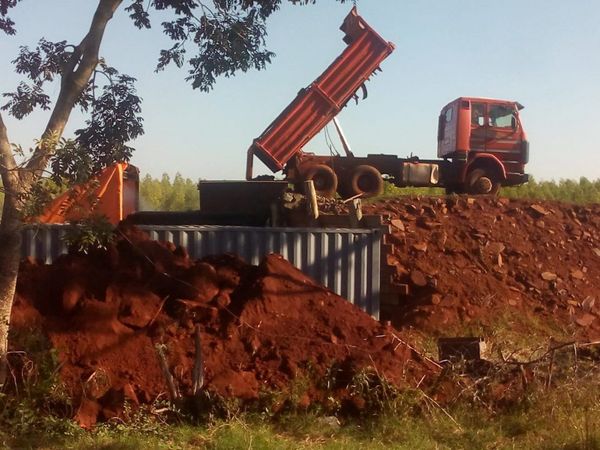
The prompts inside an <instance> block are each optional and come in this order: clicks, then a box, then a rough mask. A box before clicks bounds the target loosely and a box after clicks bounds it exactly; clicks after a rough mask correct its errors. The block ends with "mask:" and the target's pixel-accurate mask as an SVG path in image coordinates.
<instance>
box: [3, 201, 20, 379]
mask: <svg viewBox="0 0 600 450" xmlns="http://www.w3.org/2000/svg"><path fill="white" fill-rule="evenodd" d="M20 258H21V221H20V219H19V213H18V211H17V209H16V205H14V202H13V201H11V198H10V197H8V196H5V198H4V207H3V208H2V222H1V223H0V385H1V386H3V385H4V383H5V381H6V377H7V364H6V357H7V352H8V331H9V328H10V316H11V311H12V306H13V299H14V295H15V288H16V286H17V274H18V273H19V260H20Z"/></svg>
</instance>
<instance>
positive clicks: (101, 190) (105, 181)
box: [36, 163, 139, 225]
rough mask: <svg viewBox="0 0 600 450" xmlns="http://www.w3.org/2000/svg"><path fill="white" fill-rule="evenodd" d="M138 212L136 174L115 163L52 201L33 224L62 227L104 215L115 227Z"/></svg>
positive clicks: (130, 169) (137, 176) (137, 175)
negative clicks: (60, 224) (51, 224)
mask: <svg viewBox="0 0 600 450" xmlns="http://www.w3.org/2000/svg"><path fill="white" fill-rule="evenodd" d="M138 209H139V170H138V169H137V167H135V166H132V165H131V164H128V163H117V164H114V165H112V166H109V167H107V168H105V169H104V170H103V171H102V172H100V174H99V175H97V176H95V177H93V178H92V179H91V180H90V181H88V182H87V183H85V184H83V185H78V186H74V187H73V188H71V189H69V190H68V191H66V192H63V193H62V194H61V195H59V196H58V197H56V198H55V199H54V200H53V201H52V202H51V203H50V204H49V205H48V206H47V207H46V209H45V211H44V213H43V214H42V215H40V216H39V217H37V218H36V221H37V222H41V223H66V222H76V221H79V220H82V219H85V218H88V217H90V216H92V215H98V216H101V215H104V216H106V218H107V219H108V221H109V222H110V223H112V224H115V225H116V224H117V223H118V222H119V221H121V220H123V219H124V218H125V217H127V216H128V215H129V214H131V213H133V212H135V211H137V210H138Z"/></svg>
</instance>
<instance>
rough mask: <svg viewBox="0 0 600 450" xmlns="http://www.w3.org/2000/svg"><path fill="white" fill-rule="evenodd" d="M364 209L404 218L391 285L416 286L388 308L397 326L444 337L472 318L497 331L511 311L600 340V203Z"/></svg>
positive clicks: (390, 202) (390, 203) (496, 202)
mask: <svg viewBox="0 0 600 450" xmlns="http://www.w3.org/2000/svg"><path fill="white" fill-rule="evenodd" d="M364 210H365V213H366V214H382V215H385V216H386V217H389V221H390V224H391V225H393V223H394V222H393V221H395V220H400V221H402V222H403V224H404V225H405V229H404V230H403V231H400V230H399V229H398V228H397V227H395V226H392V227H391V236H389V242H390V243H393V247H392V248H393V252H392V253H390V254H388V255H386V259H387V261H386V262H387V264H388V265H389V266H392V267H395V268H402V270H396V271H395V274H394V276H393V277H391V278H390V279H389V281H387V282H389V283H391V286H390V289H393V288H394V286H395V285H397V286H398V289H399V291H398V292H400V289H401V288H402V287H404V286H407V285H409V286H411V289H410V290H408V291H406V292H404V294H405V295H403V296H402V297H401V299H400V300H399V304H398V302H396V303H394V304H390V305H389V306H388V305H383V308H382V318H383V319H384V320H390V321H391V322H392V323H393V324H394V325H395V326H396V327H399V328H401V329H405V330H416V331H418V332H420V333H423V334H434V335H436V336H437V335H444V334H445V333H447V331H446V330H448V329H456V327H462V328H464V327H465V326H467V327H468V324H469V323H476V324H478V325H480V326H483V327H484V328H485V327H486V326H487V327H488V329H490V330H492V329H493V327H494V326H495V325H494V324H495V323H497V321H498V320H509V319H506V317H512V318H518V321H519V322H522V323H527V322H528V321H531V322H532V323H540V322H542V323H543V322H548V323H550V322H552V323H554V324H556V325H558V326H559V328H561V329H562V331H561V332H563V333H575V334H574V337H575V338H577V339H597V338H599V337H600V320H592V316H593V317H595V318H598V317H600V305H599V303H598V302H596V301H595V300H594V299H596V298H597V297H598V289H599V288H600V205H588V206H578V205H572V204H564V203H559V202H540V201H535V202H532V201H528V200H514V199H507V198H493V197H464V196H449V197H445V198H439V197H400V198H395V199H385V200H382V201H379V202H375V203H372V204H369V205H365V206H364ZM433 222H435V226H431V223H433ZM415 273H416V274H423V278H427V282H426V283H424V282H423V281H424V280H423V278H422V277H419V276H417V277H416V279H415ZM431 274H435V276H434V277H432V276H431ZM433 278H435V283H433V282H432V279H433ZM415 281H416V282H415ZM384 282H386V280H384ZM582 299H583V300H582ZM583 313H587V314H589V315H591V316H585V315H583ZM502 318H504V319H502ZM510 320H513V319H510ZM573 324H576V327H575V328H573V327H572V325H573ZM551 329H552V327H549V328H548V330H549V331H548V332H551ZM523 331H524V332H528V331H526V330H523Z"/></svg>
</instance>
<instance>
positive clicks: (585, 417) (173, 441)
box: [0, 368, 600, 450]
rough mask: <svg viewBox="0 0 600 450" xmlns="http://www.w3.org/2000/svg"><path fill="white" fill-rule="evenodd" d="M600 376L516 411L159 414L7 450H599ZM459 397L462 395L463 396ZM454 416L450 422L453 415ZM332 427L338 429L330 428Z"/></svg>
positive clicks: (28, 439)
mask: <svg viewBox="0 0 600 450" xmlns="http://www.w3.org/2000/svg"><path fill="white" fill-rule="evenodd" d="M599 380H600V378H599V377H598V373H597V371H596V372H588V373H584V372H583V369H581V368H580V369H579V373H578V374H574V373H572V372H570V375H569V376H568V377H566V378H563V379H562V381H560V383H559V385H558V386H555V387H553V388H552V389H550V390H549V391H546V390H545V389H543V388H541V387H539V388H536V389H535V390H534V391H532V392H530V393H528V394H527V395H526V396H524V397H523V398H522V400H521V401H520V402H518V403H517V404H514V405H512V406H511V407H510V408H504V409H503V408H500V409H496V410H490V409H489V408H486V407H484V406H483V405H482V404H477V403H474V402H472V401H469V402H468V401H466V400H465V399H464V398H459V400H458V401H457V402H455V403H454V405H450V406H448V407H447V409H446V410H444V411H442V410H441V409H440V407H438V406H437V405H435V404H434V403H433V402H430V401H424V400H422V401H420V402H418V404H416V405H417V406H418V407H416V408H415V407H410V408H406V409H405V410H403V411H395V413H394V414H390V413H387V414H386V413H382V414H378V415H374V416H368V415H367V416H366V417H363V418H362V419H357V418H354V419H348V420H344V419H340V421H341V425H340V426H338V425H336V424H335V421H334V420H333V419H331V418H323V417H320V416H318V415H315V414H311V413H309V412H305V413H295V414H287V415H283V416H279V417H267V416H265V415H261V414H243V415H239V416H238V417H235V418H233V419H230V420H228V421H213V422H211V423H210V424H205V425H192V424H190V423H185V422H179V423H178V424H174V425H169V424H166V423H165V422H163V421H162V420H160V419H156V418H155V417H154V416H151V415H149V416H145V417H144V418H141V419H140V418H138V419H136V420H135V421H133V422H132V423H131V424H123V423H120V422H113V423H108V424H102V425H99V426H98V427H96V429H95V430H93V431H91V432H88V431H83V430H81V429H79V428H78V427H77V426H75V425H73V424H72V423H71V422H69V421H67V420H56V421H54V422H52V424H51V427H50V428H47V429H46V430H45V431H44V432H36V431H35V430H29V431H28V432H21V433H15V432H14V430H13V429H3V430H1V434H0V439H1V441H0V442H2V444H3V446H4V447H6V448H45V449H62V448H68V449H103V450H108V449H189V448H198V449H201V448H207V449H248V448H253V449H340V450H341V449H353V448H358V449H361V450H370V449H513V448H519V449H521V448H525V449H530V448H531V449H564V450H568V449H589V450H592V449H600V381H599ZM459 397H460V396H459ZM450 416H451V417H450ZM332 421H333V422H334V423H333V424H332V423H331V422H332Z"/></svg>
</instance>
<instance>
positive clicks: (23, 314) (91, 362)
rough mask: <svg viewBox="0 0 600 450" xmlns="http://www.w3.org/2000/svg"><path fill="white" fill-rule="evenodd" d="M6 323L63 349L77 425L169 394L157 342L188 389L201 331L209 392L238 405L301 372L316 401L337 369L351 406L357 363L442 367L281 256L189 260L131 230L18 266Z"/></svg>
mask: <svg viewBox="0 0 600 450" xmlns="http://www.w3.org/2000/svg"><path fill="white" fill-rule="evenodd" d="M13 326H14V328H15V330H16V331H19V330H23V329H27V328H29V327H32V326H33V327H37V328H38V329H40V330H42V331H43V332H44V333H45V334H46V335H47V336H48V338H49V340H50V342H51V344H52V346H53V347H54V348H56V349H57V350H58V352H59V359H60V364H61V366H60V367H61V369H60V374H61V378H62V380H63V381H64V383H65V385H66V387H67V389H68V391H69V393H70V395H71V396H72V398H73V399H74V404H75V405H76V408H77V413H76V418H77V419H78V420H79V422H80V423H81V424H82V425H84V426H90V425H92V424H93V423H94V422H95V421H96V420H98V419H100V420H103V419H108V418H110V417H113V416H118V415H119V414H120V413H121V412H122V409H123V404H124V401H125V400H128V401H129V402H131V403H133V404H139V403H152V402H154V401H155V400H156V399H157V398H158V397H159V396H161V395H164V394H165V393H166V392H167V385H166V382H165V374H164V372H163V371H162V370H161V368H160V364H159V359H158V357H157V348H156V346H157V345H159V346H161V345H164V347H162V348H164V352H165V354H166V360H167V364H168V366H169V371H170V373H171V374H172V375H173V377H174V379H175V384H176V387H177V388H178V389H179V390H180V392H181V394H182V396H184V397H185V396H190V395H191V394H192V372H193V368H194V360H195V356H196V352H195V347H194V342H195V341H194V339H195V334H196V332H197V331H196V330H199V336H200V341H201V348H202V356H203V357H202V359H203V364H204V388H205V389H206V390H208V391H210V392H212V393H216V394H218V395H220V396H223V397H235V398H238V399H241V400H243V401H253V400H256V399H258V398H259V395H260V394H261V393H263V392H269V391H271V390H277V391H283V392H285V391H286V390H290V389H292V388H291V386H293V385H294V383H295V382H296V381H298V382H300V381H303V382H304V380H310V381H309V382H308V385H307V387H306V389H305V390H304V391H303V392H302V394H301V397H302V398H301V403H302V404H304V405H306V406H308V405H309V404H310V403H311V402H319V401H323V400H324V399H323V389H320V387H319V383H320V382H323V383H325V382H326V381H331V380H327V379H326V377H330V376H331V370H332V368H334V367H336V368H338V371H337V375H336V379H337V381H338V382H339V386H338V387H339V389H338V390H337V394H336V395H337V396H338V398H339V400H341V401H346V400H352V401H354V402H355V403H356V400H357V399H355V398H354V399H351V398H350V395H349V393H348V391H346V390H345V389H344V387H345V385H346V384H347V383H348V382H350V380H351V378H352V376H353V374H356V373H358V372H359V371H360V370H361V369H362V368H365V367H367V366H374V367H375V368H376V370H377V371H378V373H380V374H381V375H384V376H385V377H386V378H387V379H389V380H390V381H391V382H393V383H394V384H396V385H398V386H406V385H413V386H414V384H416V383H417V382H419V381H422V378H423V377H424V376H425V378H428V376H429V375H432V376H433V374H434V373H435V372H436V370H437V369H436V367H435V365H433V364H431V363H430V362H428V361H426V360H423V359H422V358H421V356H420V355H419V354H418V353H416V352H415V351H413V350H411V348H409V347H408V346H407V345H405V344H404V342H403V341H402V340H400V339H401V338H400V336H399V334H398V332H397V331H395V330H394V329H393V328H390V327H385V326H382V325H381V324H380V323H379V322H377V321H375V320H373V319H372V318H371V317H370V316H368V315H367V314H365V313H363V312H362V311H360V310H358V309H356V308H355V307H354V306H352V305H351V304H350V303H349V302H347V301H346V300H345V299H343V298H341V297H339V296H337V295H335V294H333V293H332V292H330V291H328V290H327V289H325V288H323V287H321V286H319V285H317V284H315V282H313V281H312V280H311V279H309V278H308V277H306V276H305V275H303V274H302V273H301V272H300V271H298V270H297V269H295V268H294V267H293V266H291V265H290V264H289V263H288V262H287V261H285V260H283V259H282V258H281V257H280V256H278V255H270V256H268V257H266V258H265V259H264V260H263V261H262V263H261V264H260V265H259V266H251V265H248V264H246V263H245V262H244V261H242V260H240V259H238V258H237V257H235V256H232V255H224V256H217V257H210V258H206V259H204V260H202V261H192V260H190V258H189V257H188V256H187V255H186V253H185V251H183V250H182V249H181V248H175V247H173V246H172V245H163V244H159V243H157V242H154V241H150V240H148V239H147V237H146V236H145V235H144V234H142V233H139V232H137V231H135V230H124V232H123V234H122V235H121V238H120V239H119V240H118V242H117V243H116V244H115V245H114V247H113V248H111V249H110V251H108V252H104V253H98V254H93V255H65V256H62V257H60V258H59V259H58V260H57V261H56V262H55V263H54V264H52V265H42V264H38V263H36V262H32V261H26V262H24V263H23V264H22V267H21V272H20V275H19V282H18V287H17V301H16V303H15V308H14V314H13ZM359 400H360V399H359ZM359 404H360V401H359Z"/></svg>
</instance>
